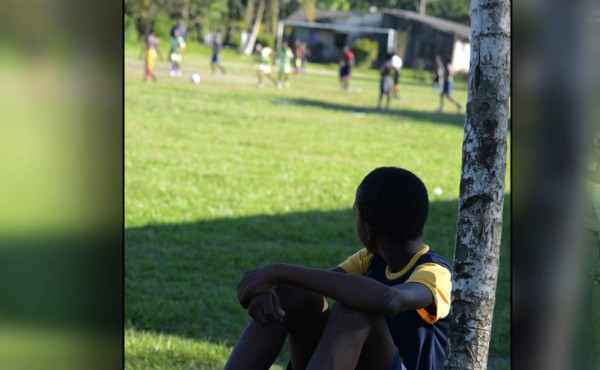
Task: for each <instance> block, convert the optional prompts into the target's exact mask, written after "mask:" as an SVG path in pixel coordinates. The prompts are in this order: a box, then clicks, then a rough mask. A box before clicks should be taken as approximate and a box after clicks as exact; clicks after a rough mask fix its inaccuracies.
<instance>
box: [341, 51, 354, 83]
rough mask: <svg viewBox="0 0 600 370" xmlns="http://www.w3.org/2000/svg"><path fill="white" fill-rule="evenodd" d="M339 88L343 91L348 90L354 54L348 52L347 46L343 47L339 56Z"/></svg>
mask: <svg viewBox="0 0 600 370" xmlns="http://www.w3.org/2000/svg"><path fill="white" fill-rule="evenodd" d="M339 63H340V86H341V88H342V89H343V90H349V89H350V74H351V72H352V67H354V53H352V52H351V51H350V48H348V46H344V48H343V49H342V53H341V54H340V59H339Z"/></svg>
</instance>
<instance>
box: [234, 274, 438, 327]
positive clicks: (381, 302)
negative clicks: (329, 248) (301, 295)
mask: <svg viewBox="0 0 600 370" xmlns="http://www.w3.org/2000/svg"><path fill="white" fill-rule="evenodd" d="M279 284H290V285H295V286H297V287H300V288H303V289H307V290H310V291H313V292H315V293H319V294H322V295H324V296H326V297H331V298H333V299H334V300H336V301H338V302H340V303H342V304H344V305H346V306H348V307H350V308H353V309H356V310H359V311H363V312H368V313H371V314H377V315H384V316H393V315H395V314H398V313H400V312H405V311H410V310H416V309H419V308H424V307H427V306H429V305H430V304H431V303H432V302H433V294H432V293H431V291H430V290H429V289H428V288H427V287H426V286H425V285H422V284H419V283H406V284H400V285H396V286H393V287H389V286H386V285H384V284H381V283H379V282H377V281H375V280H374V279H371V278H368V277H365V276H358V275H350V274H340V273H339V272H333V271H324V270H318V269H311V268H305V267H299V266H293V265H287V264H275V265H268V266H265V267H263V268H259V269H256V270H251V271H248V272H246V273H245V274H244V277H243V279H242V281H241V282H240V284H239V285H238V299H239V301H240V303H241V304H242V306H243V307H244V308H246V307H247V305H248V302H249V301H250V299H251V298H252V297H254V296H255V295H257V294H260V293H262V292H266V291H269V290H271V289H273V288H275V287H277V286H278V285H279Z"/></svg>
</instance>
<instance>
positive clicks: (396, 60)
mask: <svg viewBox="0 0 600 370" xmlns="http://www.w3.org/2000/svg"><path fill="white" fill-rule="evenodd" d="M390 64H391V67H392V78H393V79H394V87H393V88H392V90H393V91H394V97H396V98H397V99H400V91H399V87H398V84H399V82H400V72H401V70H402V59H401V58H400V56H398V51H394V54H393V55H392V58H391V59H390Z"/></svg>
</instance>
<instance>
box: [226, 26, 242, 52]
mask: <svg viewBox="0 0 600 370" xmlns="http://www.w3.org/2000/svg"><path fill="white" fill-rule="evenodd" d="M241 43H242V31H239V30H232V31H231V34H230V35H229V40H228V41H227V45H229V46H233V47H236V48H237V47H239V46H240V44H241Z"/></svg>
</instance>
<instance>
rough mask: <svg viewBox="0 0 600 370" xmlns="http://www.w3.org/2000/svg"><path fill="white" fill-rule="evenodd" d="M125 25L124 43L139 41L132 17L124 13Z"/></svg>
mask: <svg viewBox="0 0 600 370" xmlns="http://www.w3.org/2000/svg"><path fill="white" fill-rule="evenodd" d="M124 24H125V41H137V40H139V34H138V31H137V28H136V25H135V19H134V18H133V16H131V15H129V14H127V13H125V16H124Z"/></svg>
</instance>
